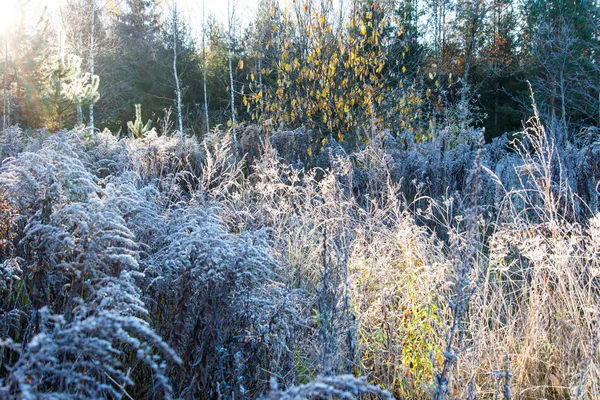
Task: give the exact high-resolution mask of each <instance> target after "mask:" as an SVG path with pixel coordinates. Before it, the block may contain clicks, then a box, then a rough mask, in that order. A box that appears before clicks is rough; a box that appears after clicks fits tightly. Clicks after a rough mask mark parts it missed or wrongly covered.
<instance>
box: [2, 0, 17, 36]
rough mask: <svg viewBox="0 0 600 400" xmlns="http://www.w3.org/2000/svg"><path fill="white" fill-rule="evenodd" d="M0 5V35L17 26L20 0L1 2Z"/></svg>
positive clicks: (4, 0)
mask: <svg viewBox="0 0 600 400" xmlns="http://www.w3.org/2000/svg"><path fill="white" fill-rule="evenodd" d="M0 3H1V5H0V34H3V33H7V32H9V31H10V29H11V28H12V27H14V26H15V25H16V24H17V20H18V19H19V9H20V5H19V2H18V0H1V2H0Z"/></svg>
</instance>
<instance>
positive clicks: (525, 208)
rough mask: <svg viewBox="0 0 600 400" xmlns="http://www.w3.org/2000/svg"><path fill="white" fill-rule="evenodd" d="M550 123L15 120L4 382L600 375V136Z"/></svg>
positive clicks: (33, 392)
mask: <svg viewBox="0 0 600 400" xmlns="http://www.w3.org/2000/svg"><path fill="white" fill-rule="evenodd" d="M527 126H528V129H526V130H525V131H524V132H522V133H521V134H518V135H515V137H514V139H513V140H512V141H511V140H509V139H508V138H506V137H504V138H499V139H497V140H496V141H494V142H493V143H490V144H485V143H484V142H483V140H482V136H481V132H478V131H469V132H463V133H461V134H456V133H452V132H451V131H442V132H441V133H440V134H438V135H436V136H435V137H434V138H433V139H432V140H431V141H429V142H426V143H420V144H419V143H415V142H414V141H412V140H411V139H410V136H402V135H401V136H400V137H392V136H391V135H389V134H387V133H383V134H373V137H371V138H369V141H368V143H369V144H368V145H367V146H365V147H363V148H361V149H358V150H355V151H350V150H349V149H346V148H344V147H342V146H341V145H339V144H337V143H336V142H335V141H334V140H332V139H331V140H330V141H329V144H328V145H327V147H326V148H324V149H323V151H322V152H321V153H320V154H318V155H313V156H312V157H307V154H306V143H308V142H309V141H310V133H309V132H305V131H303V130H298V131H294V132H275V133H273V134H272V135H271V137H270V138H268V139H267V138H266V137H263V136H261V131H260V128H258V127H247V128H245V129H238V135H239V136H238V137H239V138H240V140H239V142H238V143H233V141H232V136H231V135H230V134H228V133H225V132H222V131H219V130H215V131H213V132H211V133H209V134H208V135H207V136H206V137H205V138H204V140H203V141H202V142H198V141H197V140H195V139H191V138H184V137H181V136H174V137H170V136H157V135H156V134H155V133H154V132H151V133H150V134H149V135H147V136H146V137H144V138H139V139H120V140H118V139H116V138H114V137H113V136H111V135H110V134H94V135H89V134H81V133H78V132H60V133H57V134H52V135H49V134H47V133H44V132H41V133H39V134H36V135H28V134H25V133H23V132H21V131H20V130H18V129H17V128H11V129H9V130H7V131H5V132H2V133H0V156H1V157H2V159H1V161H0V277H1V280H0V346H1V349H0V398H32V399H33V398H73V397H75V398H94V399H95V398H153V397H156V398H168V397H176V398H214V397H221V398H260V397H264V398H267V399H292V398H294V399H296V398H298V399H300V398H307V397H308V398H352V397H361V396H362V397H365V398H374V397H378V396H379V397H380V398H386V397H387V396H388V394H386V392H384V391H383V390H382V389H385V390H387V391H389V393H391V394H392V395H394V396H395V397H397V398H412V399H425V398H432V397H433V398H436V399H442V398H461V399H462V398H476V397H478V398H494V397H495V396H497V397H498V398H502V396H504V398H507V397H509V396H512V397H513V398H541V397H545V398H577V399H586V398H597V397H599V396H600V384H599V383H598V382H600V372H599V371H600V369H599V365H600V359H599V354H598V351H599V349H598V344H599V340H600V336H599V334H600V332H599V329H600V328H599V327H600V325H599V324H598V322H599V319H598V318H600V309H599V308H598V305H599V304H600V302H599V300H600V286H599V281H598V279H599V277H600V265H599V264H598V255H599V253H600V215H598V214H597V211H598V210H597V207H598V192H597V189H596V188H597V186H596V184H597V183H598V181H599V180H600V175H599V174H600V168H599V164H598V161H597V157H596V155H597V149H598V148H600V144H599V143H600V140H599V139H598V137H597V135H596V133H595V132H594V131H592V130H590V131H587V132H586V134H585V135H584V136H581V137H579V138H578V139H577V142H568V141H565V139H564V138H565V137H566V135H563V134H558V132H557V131H555V130H554V129H553V128H552V126H550V127H545V126H543V125H542V124H541V122H540V121H539V120H538V119H533V120H531V121H530V123H529V124H528V125H527ZM242 155H245V156H242ZM353 376H354V377H353ZM355 377H359V378H360V379H357V378H355Z"/></svg>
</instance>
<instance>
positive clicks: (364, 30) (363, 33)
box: [360, 22, 367, 36]
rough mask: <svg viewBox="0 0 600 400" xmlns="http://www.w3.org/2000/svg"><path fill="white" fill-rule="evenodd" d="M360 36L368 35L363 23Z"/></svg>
mask: <svg viewBox="0 0 600 400" xmlns="http://www.w3.org/2000/svg"><path fill="white" fill-rule="evenodd" d="M360 34H361V35H363V36H364V35H366V34H367V27H366V26H365V24H364V23H362V22H361V23H360Z"/></svg>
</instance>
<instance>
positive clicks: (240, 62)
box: [238, 60, 244, 69]
mask: <svg viewBox="0 0 600 400" xmlns="http://www.w3.org/2000/svg"><path fill="white" fill-rule="evenodd" d="M238 69H244V60H240V61H238Z"/></svg>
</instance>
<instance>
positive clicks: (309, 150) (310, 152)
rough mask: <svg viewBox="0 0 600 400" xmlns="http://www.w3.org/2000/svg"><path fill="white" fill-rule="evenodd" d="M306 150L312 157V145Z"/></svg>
mask: <svg viewBox="0 0 600 400" xmlns="http://www.w3.org/2000/svg"><path fill="white" fill-rule="evenodd" d="M306 152H307V153H308V156H309V157H312V147H310V146H309V147H308V149H307V150H306Z"/></svg>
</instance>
